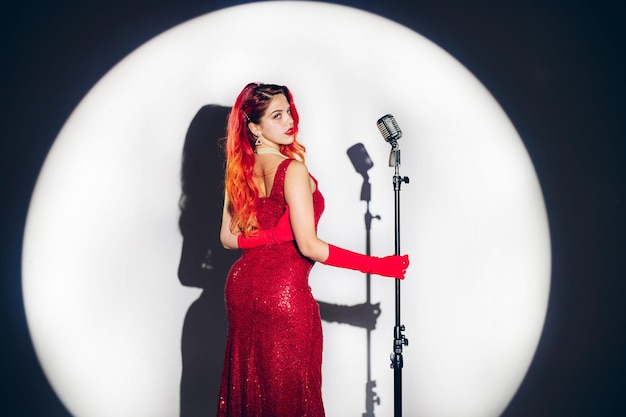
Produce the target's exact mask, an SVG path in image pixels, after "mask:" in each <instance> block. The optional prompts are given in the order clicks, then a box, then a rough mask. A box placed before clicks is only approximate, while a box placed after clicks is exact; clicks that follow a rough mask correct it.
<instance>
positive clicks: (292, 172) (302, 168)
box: [287, 159, 309, 177]
mask: <svg viewBox="0 0 626 417" xmlns="http://www.w3.org/2000/svg"><path fill="white" fill-rule="evenodd" d="M287 176H292V177H300V176H306V177H308V176H309V170H308V168H307V167H306V165H304V163H303V162H301V161H298V160H296V159H294V160H292V161H291V163H290V164H289V166H288V167H287Z"/></svg>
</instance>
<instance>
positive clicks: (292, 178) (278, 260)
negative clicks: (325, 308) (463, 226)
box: [218, 83, 409, 417]
mask: <svg viewBox="0 0 626 417" xmlns="http://www.w3.org/2000/svg"><path fill="white" fill-rule="evenodd" d="M297 134H298V112H297V110H296V107H295V104H294V102H293V97H292V95H291V93H290V91H289V90H288V89H287V87H284V86H278V85H272V84H260V83H251V84H248V85H247V86H246V87H245V88H244V89H243V91H242V92H241V93H240V94H239V96H238V97H237V100H236V101H235V104H234V106H233V108H232V110H231V113H230V117H229V121H228V133H227V143H226V156H227V163H226V175H225V186H226V196H225V201H224V211H223V217H222V228H221V232H220V239H221V241H222V244H223V245H224V247H226V248H228V249H235V248H242V249H244V251H243V254H242V256H241V258H240V259H239V260H238V261H237V262H235V264H234V265H233V266H232V268H231V270H230V273H229V275H228V278H227V281H226V288H225V296H226V306H227V313H228V320H229V329H228V339H227V346H226V355H225V360H224V372H223V376H222V386H221V389H220V398H219V406H218V416H220V417H221V416H229V417H232V416H255V417H260V416H272V417H292V416H308V417H320V416H323V415H324V407H323V404H322V396H321V392H322V391H321V361H322V328H321V321H320V314H319V308H318V305H317V303H316V302H315V300H314V298H313V296H312V294H311V289H310V287H309V285H308V276H309V272H310V270H311V268H312V266H313V264H314V262H315V261H318V262H322V263H324V264H327V265H333V266H339V267H343V268H350V269H356V270H359V271H362V272H369V273H372V274H378V275H384V276H389V277H395V278H400V279H402V278H404V274H405V272H406V268H407V267H408V264H409V262H408V256H406V255H405V256H395V255H393V256H388V257H385V258H376V257H371V256H365V255H360V254H356V253H354V252H350V251H347V250H344V249H341V248H338V247H336V246H333V245H330V244H328V243H326V242H324V241H322V240H320V239H319V238H318V237H317V232H316V229H317V222H318V220H319V218H320V216H321V214H322V211H323V209H324V199H323V197H322V194H321V193H320V191H319V189H318V187H317V181H316V180H315V179H314V178H313V177H312V176H311V175H310V174H309V172H308V170H307V168H306V166H305V165H304V163H303V162H304V151H305V148H304V146H302V145H301V144H300V143H298V141H297V140H296V136H297ZM296 158H297V159H296ZM287 207H288V208H289V209H288V210H287ZM287 220H288V222H287ZM289 225H290V227H289ZM291 232H293V234H291ZM292 236H293V237H292ZM294 239H295V242H294Z"/></svg>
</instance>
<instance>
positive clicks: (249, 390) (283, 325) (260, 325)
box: [217, 159, 324, 417]
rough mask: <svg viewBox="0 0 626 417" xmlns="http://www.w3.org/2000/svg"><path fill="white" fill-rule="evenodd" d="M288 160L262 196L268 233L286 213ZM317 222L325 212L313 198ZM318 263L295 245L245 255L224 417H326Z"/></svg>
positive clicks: (318, 197)
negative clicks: (315, 281) (315, 286)
mask: <svg viewBox="0 0 626 417" xmlns="http://www.w3.org/2000/svg"><path fill="white" fill-rule="evenodd" d="M291 161H292V160H290V159H287V160H285V161H283V162H281V164H280V165H279V166H278V169H277V171H276V175H275V178H274V185H273V186H272V190H271V192H270V195H269V197H267V198H261V199H260V204H261V207H260V209H259V213H258V214H257V219H258V221H259V224H260V226H261V228H269V227H271V226H273V225H274V224H276V221H277V220H278V218H279V217H280V216H281V215H282V213H283V212H284V210H285V197H284V180H285V174H286V172H287V167H288V166H289V163H290V162H291ZM313 205H314V211H315V223H316V224H317V221H318V220H319V218H320V216H321V214H322V211H323V210H324V199H323V197H322V194H321V193H320V192H319V190H316V191H315V192H314V194H313ZM312 266H313V262H312V261H311V260H309V259H307V258H305V257H303V256H302V255H301V254H300V253H299V252H298V249H297V247H296V245H295V243H294V242H285V243H277V244H271V245H266V246H260V247H256V248H252V249H248V250H244V251H243V254H242V256H241V258H239V260H237V261H236V262H235V263H234V264H233V266H232V268H231V270H230V272H229V274H228V278H227V280H226V287H225V300H226V310H227V314H228V321H229V323H228V339H227V342H226V353H225V358H224V372H223V374H222V385H221V389H220V396H219V404H218V412H217V416H218V417H322V416H324V406H323V404H322V389H321V383H322V325H321V320H320V313H319V307H318V305H317V302H316V301H315V299H314V298H313V295H312V294H311V288H310V287H309V282H308V279H309V272H310V271H311V268H312Z"/></svg>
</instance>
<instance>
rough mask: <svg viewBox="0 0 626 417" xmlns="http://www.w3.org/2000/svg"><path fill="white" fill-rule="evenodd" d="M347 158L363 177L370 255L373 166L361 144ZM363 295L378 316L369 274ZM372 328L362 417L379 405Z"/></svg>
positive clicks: (368, 337) (370, 416) (371, 414)
mask: <svg viewBox="0 0 626 417" xmlns="http://www.w3.org/2000/svg"><path fill="white" fill-rule="evenodd" d="M347 153H348V156H349V157H350V160H351V161H352V164H353V165H354V168H355V169H356V171H357V172H358V173H360V174H361V175H362V176H363V185H362V186H361V201H365V203H366V210H365V214H364V220H365V254H366V255H371V252H372V250H371V229H372V220H373V219H379V220H380V216H378V215H377V216H373V215H372V213H371V212H370V201H371V199H372V198H371V194H372V193H371V188H372V186H371V184H370V183H369V175H368V174H367V171H368V170H369V169H370V168H371V167H372V166H374V164H373V162H372V160H371V158H370V157H369V155H368V153H367V151H366V150H365V146H363V144H362V143H357V144H355V145H353V146H351V147H350V148H349V149H348V151H347ZM365 293H366V301H365V305H366V306H372V307H375V308H376V310H377V313H376V317H378V315H380V303H377V304H375V305H373V304H372V302H371V275H370V274H369V273H367V274H365ZM373 329H374V328H373V327H372V328H369V327H368V328H367V329H366V349H367V354H366V361H367V381H366V383H365V412H364V413H363V417H375V415H374V405H380V397H379V396H378V394H376V392H375V391H374V388H376V381H374V380H372V365H371V356H372V352H371V337H372V330H373Z"/></svg>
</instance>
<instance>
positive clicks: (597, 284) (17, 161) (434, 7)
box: [0, 0, 626, 417]
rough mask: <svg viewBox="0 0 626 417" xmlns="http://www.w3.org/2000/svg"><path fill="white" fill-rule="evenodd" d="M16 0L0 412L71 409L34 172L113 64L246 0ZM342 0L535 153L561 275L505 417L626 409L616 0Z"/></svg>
mask: <svg viewBox="0 0 626 417" xmlns="http://www.w3.org/2000/svg"><path fill="white" fill-rule="evenodd" d="M12 3H14V5H13V6H12V7H11V4H10V3H9V2H4V3H3V6H2V9H3V10H2V13H1V17H0V23H1V26H0V27H1V29H0V30H2V40H1V42H2V63H1V64H0V71H1V78H0V80H1V81H0V85H1V88H2V90H1V91H0V92H1V103H2V109H1V111H0V117H1V120H2V122H1V123H0V126H1V129H2V140H1V151H0V155H1V157H2V161H1V165H0V170H1V175H0V178H1V180H2V188H1V192H2V216H1V217H0V218H1V219H2V222H1V223H0V224H1V225H2V226H1V227H2V229H1V230H0V238H1V242H2V243H1V244H2V254H1V255H2V258H1V259H2V278H1V279H2V281H1V282H0V288H1V293H0V297H1V298H0V308H1V309H2V310H1V312H0V316H1V326H2V327H1V328H0V332H1V333H0V335H1V337H2V340H1V343H0V355H1V356H0V367H1V376H2V378H1V384H2V385H1V386H0V414H2V415H6V416H15V417H19V416H46V417H67V416H69V413H68V412H67V411H66V410H65V409H64V407H63V406H62V405H61V403H60V402H59V400H58V399H57V398H56V396H55V395H54V393H53V391H52V390H51V388H50V386H49V385H48V383H47V381H46V379H45V377H44V375H43V373H42V371H41V369H40V367H39V365H38V362H37V360H36V358H35V355H34V352H33V348H32V345H31V342H30V339H29V336H28V330H27V328H26V322H25V317H24V312H23V304H22V298H21V284H20V254H21V244H22V234H23V227H24V221H25V216H26V210H27V207H28V203H29V199H30V195H31V193H32V190H33V186H34V184H35V181H36V179H37V175H38V172H39V169H40V167H41V165H42V163H43V161H44V158H45V156H46V153H47V151H48V149H49V147H50V146H51V144H52V142H53V140H54V138H55V137H56V135H57V133H58V132H59V130H60V128H61V126H62V124H63V123H64V122H65V120H66V119H67V118H68V117H69V115H70V113H71V111H72V110H73V109H74V108H75V107H76V106H77V105H78V103H79V101H80V100H81V98H82V97H83V96H84V95H85V94H86V93H87V92H88V90H89V89H90V88H91V87H92V86H93V85H94V84H95V83H96V82H97V81H98V80H99V79H100V78H101V77H102V76H103V75H104V74H105V72H106V71H107V70H109V69H110V68H111V67H112V66H114V65H115V64H116V63H118V62H119V61H120V60H122V59H123V58H124V57H125V56H126V55H127V54H129V53H130V52H132V51H133V50H134V49H136V48H137V47H139V46H140V45H141V44H143V43H144V42H145V41H147V40H149V39H151V38H152V37H154V36H156V35H158V34H160V33H162V32H163V31H165V30H167V29H169V28H171V27H172V26H174V25H176V24H179V23H182V22H184V21H186V20H188V19H191V18H193V17H196V16H198V15H201V14H204V13H208V12H211V11H213V10H216V9H219V8H223V7H227V6H231V5H234V4H240V3H245V2H237V1H226V0H222V1H200V0H178V1H171V2H166V1H157V0H152V1H150V0H128V1H122V0H108V1H107V2H85V1H84V0H82V1H78V0H62V1H58V2H50V1H41V0H36V1H32V2H22V3H19V5H18V4H17V2H12ZM335 3H340V4H347V5H351V6H355V7H358V8H361V9H364V10H368V11H371V12H374V13H377V14H379V15H382V16H384V17H387V18H389V19H392V20H394V21H396V22H399V23H401V24H403V25H405V26H408V27H409V28H411V29H413V30H415V31H416V32H418V33H420V34H422V35H424V36H426V37H427V38H429V39H431V40H432V41H434V42H435V43H437V44H438V45H439V46H441V47H442V48H444V49H445V50H447V51H448V52H450V53H451V54H452V55H453V56H454V57H455V58H456V59H458V60H459V61H460V62H461V63H462V64H464V65H465V66H466V67H467V68H468V69H469V70H470V71H471V72H473V73H474V74H475V75H476V76H477V77H478V79H479V80H480V81H481V82H482V83H483V84H484V85H485V86H486V87H487V88H488V89H489V90H490V91H491V93H492V94H493V95H494V96H495V98H496V99H497V100H498V101H499V102H500V104H501V105H502V107H503V108H504V110H505V111H506V113H507V114H508V116H509V117H510V119H511V120H512V122H513V123H514V125H515V127H516V128H517V130H518V131H519V133H520V135H521V136H522V138H523V140H524V143H525V145H526V148H527V149H528V151H529V153H530V156H531V158H532V161H533V163H534V165H535V169H536V171H537V173H538V175H539V180H540V183H541V186H542V189H543V193H544V197H545V201H546V205H547V210H548V215H549V221H550V232H551V239H552V255H553V267H552V288H551V294H550V302H549V307H548V314H547V319H546V325H545V328H544V331H543V334H542V338H541V341H540V344H539V347H538V351H537V355H536V357H535V359H534V361H533V363H532V366H531V368H530V370H529V372H528V374H527V376H526V378H525V380H524V382H523V384H522V386H521V388H520V390H519V392H518V393H517V395H516V396H515V398H514V400H513V402H512V403H511V405H510V406H509V407H508V409H507V410H506V412H505V413H504V416H505V417H530V416H532V417H542V416H546V417H577V416H618V415H626V403H625V401H624V387H625V386H626V384H625V383H624V380H625V374H624V372H625V371H626V366H625V362H626V361H625V360H624V355H625V354H626V350H625V349H626V346H625V340H626V338H625V335H624V330H625V326H624V317H625V315H624V313H625V309H624V307H623V304H624V303H623V301H622V299H623V296H624V290H625V287H626V285H625V284H624V277H625V276H626V274H625V272H626V271H625V269H626V268H624V258H625V257H626V251H625V243H624V242H625V241H624V232H625V227H624V226H625V222H624V219H623V217H622V216H623V212H624V197H625V193H624V185H623V179H622V178H623V177H624V168H623V163H624V161H625V160H626V159H625V157H626V152H625V146H624V139H625V138H624V136H625V135H624V128H623V125H622V122H623V119H624V110H625V106H624V94H625V93H626V88H625V87H626V82H625V75H624V74H626V65H625V52H626V51H625V44H624V24H625V23H626V13H624V10H623V8H622V6H621V5H620V4H619V3H620V2H618V1H608V2H606V1H605V2H602V1H575V0H574V1H571V0H570V1H551V0H546V1H542V2H539V1H537V2H535V1H530V2H528V1H527V2H521V1H475V2H467V1H462V0H439V1H435V0H433V1H424V0H412V1H407V0H371V1H368V0H362V1H359V0H353V1H338V2H335ZM262 24H279V22H271V23H268V22H262ZM312 36H314V34H312ZM381 36H384V34H381ZM373 53H376V52H373ZM381 59H384V58H381ZM406 411H407V413H406V414H407V415H410V410H406Z"/></svg>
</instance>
